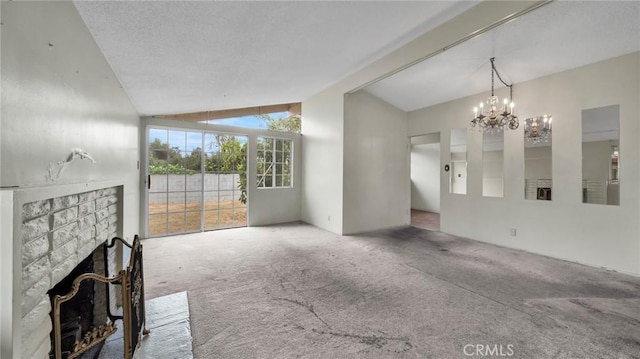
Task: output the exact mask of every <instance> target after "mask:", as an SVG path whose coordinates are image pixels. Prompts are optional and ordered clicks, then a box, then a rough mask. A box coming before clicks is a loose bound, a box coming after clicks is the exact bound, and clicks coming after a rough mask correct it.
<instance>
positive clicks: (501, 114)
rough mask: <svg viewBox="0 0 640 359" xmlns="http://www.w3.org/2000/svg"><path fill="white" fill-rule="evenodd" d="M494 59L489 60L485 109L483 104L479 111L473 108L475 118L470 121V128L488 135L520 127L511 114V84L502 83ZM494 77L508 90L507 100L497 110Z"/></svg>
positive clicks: (515, 117)
mask: <svg viewBox="0 0 640 359" xmlns="http://www.w3.org/2000/svg"><path fill="white" fill-rule="evenodd" d="M495 59H496V58H495V57H492V58H491V59H489V61H491V96H490V97H489V98H488V99H487V101H486V104H487V106H486V108H485V103H484V102H481V103H480V108H479V109H478V107H474V108H473V112H474V115H475V117H474V118H473V120H471V127H476V126H478V127H479V128H480V129H481V130H484V131H485V132H490V133H494V132H500V131H502V130H503V129H510V130H515V129H516V128H518V126H519V125H520V124H519V122H518V117H517V116H515V115H514V114H513V107H514V103H513V84H510V85H509V84H507V83H506V82H504V80H503V79H502V77H501V76H500V74H499V73H498V70H496V66H495V65H494V61H495ZM494 75H495V76H498V79H499V80H500V82H502V83H503V84H504V85H505V86H507V87H508V88H509V98H508V99H507V98H505V99H504V101H503V102H502V107H501V108H498V107H499V106H500V99H499V98H498V96H496V95H495V94H494V91H493V90H494Z"/></svg>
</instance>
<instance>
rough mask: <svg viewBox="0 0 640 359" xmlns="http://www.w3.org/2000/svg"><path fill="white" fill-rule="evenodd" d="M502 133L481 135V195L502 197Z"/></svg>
mask: <svg viewBox="0 0 640 359" xmlns="http://www.w3.org/2000/svg"><path fill="white" fill-rule="evenodd" d="M503 162H504V133H503V132H502V131H499V132H494V133H491V132H483V134H482V195H483V196H484V197H502V196H503V186H504V179H503V177H504V176H503Z"/></svg>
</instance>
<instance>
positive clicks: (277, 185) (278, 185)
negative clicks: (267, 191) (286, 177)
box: [275, 176, 282, 187]
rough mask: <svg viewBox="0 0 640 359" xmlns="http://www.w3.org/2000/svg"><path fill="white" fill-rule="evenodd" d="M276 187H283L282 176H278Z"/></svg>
mask: <svg viewBox="0 0 640 359" xmlns="http://www.w3.org/2000/svg"><path fill="white" fill-rule="evenodd" d="M275 187H282V176H276V185H275Z"/></svg>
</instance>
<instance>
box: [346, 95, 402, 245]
mask: <svg viewBox="0 0 640 359" xmlns="http://www.w3.org/2000/svg"><path fill="white" fill-rule="evenodd" d="M344 108H345V110H344V112H345V114H344V122H345V124H344V136H345V139H348V140H346V141H345V143H344V172H343V173H344V192H343V194H344V214H343V218H344V220H343V225H342V227H343V229H342V233H344V234H353V233H359V232H365V231H371V230H376V229H380V228H387V227H394V226H401V225H408V224H410V222H411V214H410V212H409V208H410V206H411V199H410V196H411V194H410V187H409V186H410V179H409V138H408V137H407V127H406V125H407V121H406V118H407V117H406V113H405V112H404V111H401V110H399V109H397V108H396V107H394V106H392V105H390V104H388V103H386V102H384V101H382V100H380V99H379V98H377V97H375V96H373V95H371V94H369V93H368V92H365V91H358V92H356V93H354V94H351V95H348V96H346V97H345V104H344Z"/></svg>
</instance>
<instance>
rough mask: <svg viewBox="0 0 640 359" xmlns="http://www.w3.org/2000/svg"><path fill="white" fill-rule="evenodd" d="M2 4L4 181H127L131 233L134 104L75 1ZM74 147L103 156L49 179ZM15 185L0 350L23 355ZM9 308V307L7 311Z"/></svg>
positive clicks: (135, 175) (126, 231) (52, 186)
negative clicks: (52, 166)
mask: <svg viewBox="0 0 640 359" xmlns="http://www.w3.org/2000/svg"><path fill="white" fill-rule="evenodd" d="M0 6H1V10H0V13H1V15H0V16H1V21H2V29H1V31H2V34H1V40H0V43H1V47H2V48H1V57H2V58H1V61H2V62H1V63H2V70H1V71H2V74H1V77H2V105H1V108H2V109H1V116H2V117H1V118H2V121H1V125H0V132H1V133H0V142H1V143H0V156H1V158H0V172H1V173H0V186H2V187H4V188H8V187H22V189H20V190H21V191H22V190H23V189H24V188H26V189H27V190H28V191H30V190H31V189H32V188H35V187H37V188H38V189H37V191H40V192H42V191H45V192H47V193H49V191H56V190H59V188H60V187H61V186H60V185H64V186H67V187H72V188H73V189H74V190H75V189H76V188H77V189H78V190H79V191H84V190H86V188H88V187H90V186H91V185H96V184H97V183H102V182H104V181H113V182H117V183H118V184H120V183H122V184H124V194H123V211H124V223H123V231H122V234H121V235H124V236H125V237H127V238H129V239H131V238H132V237H133V235H134V234H136V233H138V230H139V227H138V223H139V222H138V214H139V202H138V198H139V190H138V188H139V187H138V182H139V178H140V177H139V172H138V169H137V164H138V159H139V151H138V149H139V147H138V131H139V130H138V129H139V123H140V121H139V117H138V114H137V112H136V111H135V109H134V108H133V106H132V104H131V102H130V101H129V99H128V97H127V95H126V94H125V92H124V91H123V90H122V88H121V86H120V83H119V82H118V80H117V79H116V77H115V75H114V74H113V72H112V71H111V67H110V66H109V64H108V63H107V61H106V59H105V58H104V57H103V55H102V52H101V51H100V49H99V48H98V46H97V45H96V44H95V42H94V40H93V38H92V36H91V35H90V33H89V31H88V30H87V28H86V26H85V24H84V22H83V21H82V19H81V18H80V16H79V14H78V12H77V11H76V9H75V7H74V6H73V3H72V2H58V1H42V2H22V1H20V2H17V1H13V2H9V1H2V2H1V4H0ZM76 147H80V148H82V149H84V150H85V151H86V152H88V153H89V154H90V155H91V156H92V157H93V158H94V159H95V160H96V161H97V165H96V166H93V165H92V164H91V162H89V161H87V160H79V159H76V160H75V161H73V162H71V163H70V164H69V165H68V166H67V168H66V169H65V171H64V172H63V173H62V175H61V176H60V178H59V179H58V181H57V182H55V183H51V182H47V181H46V175H47V173H48V172H47V169H48V167H49V164H50V163H56V162H58V161H64V160H66V159H67V157H68V156H69V154H70V153H71V149H72V148H76ZM13 192H14V191H10V190H9V189H6V190H3V191H2V196H1V197H2V205H3V212H2V217H3V221H2V232H1V237H0V239H1V242H2V244H1V245H0V248H1V252H2V260H1V262H2V266H1V267H0V271H1V272H2V273H0V274H1V275H0V277H1V278H2V296H1V297H0V306H1V307H2V308H3V312H2V323H1V324H0V332H1V333H0V334H1V341H2V352H1V353H0V354H1V355H0V356H2V358H5V357H6V358H14V357H15V358H17V357H20V354H19V353H20V352H21V349H22V348H21V339H20V331H19V330H17V329H16V326H18V325H20V322H19V320H20V319H21V315H22V313H21V310H20V299H19V298H20V296H19V295H20V294H22V293H21V292H22V289H21V282H20V280H19V279H18V280H17V282H13V283H12V282H11V279H9V278H10V277H11V276H12V275H13V274H14V273H16V272H17V270H16V268H20V265H21V264H20V260H19V258H20V256H19V253H20V248H15V247H13V245H14V243H13V240H14V238H13V233H14V231H13V228H15V227H19V226H20V220H15V219H14V220H12V221H5V217H6V218H10V217H9V216H8V213H9V209H11V210H13V208H11V207H12V204H11V203H9V202H8V198H9V197H12V196H13ZM14 204H15V205H17V204H16V203H14ZM18 208H19V207H18ZM11 213H13V211H11ZM12 256H13V258H11V257H12ZM11 266H12V268H11ZM18 273H19V272H18ZM12 287H13V291H12V290H11V288H12ZM15 303H17V307H16V305H15ZM7 311H9V312H12V313H13V316H10V315H6V316H5V314H6V313H7ZM45 355H46V353H45Z"/></svg>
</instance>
